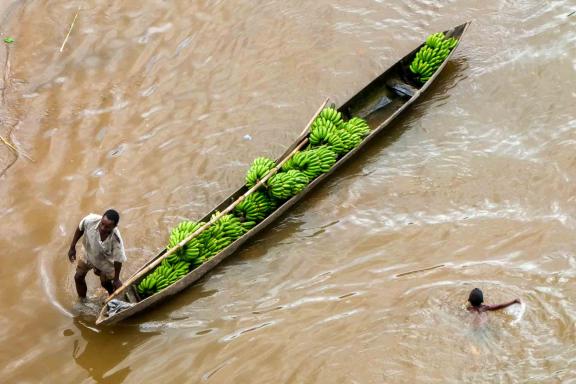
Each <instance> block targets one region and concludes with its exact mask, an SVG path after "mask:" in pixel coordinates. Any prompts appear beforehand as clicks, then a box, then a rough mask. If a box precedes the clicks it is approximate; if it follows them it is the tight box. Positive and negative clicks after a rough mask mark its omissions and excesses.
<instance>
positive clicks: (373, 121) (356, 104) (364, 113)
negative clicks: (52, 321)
mask: <svg viewBox="0 0 576 384" xmlns="http://www.w3.org/2000/svg"><path fill="white" fill-rule="evenodd" d="M469 25H470V22H467V23H464V24H461V25H459V26H457V27H454V28H452V29H449V30H447V31H444V34H445V35H446V36H447V37H453V38H455V39H456V40H458V44H457V45H456V46H455V47H454V49H453V50H452V51H451V52H450V55H449V56H448V57H447V58H446V60H444V62H443V63H442V64H441V65H440V67H439V68H438V69H437V70H436V72H435V73H434V74H433V75H432V76H431V78H430V79H429V80H428V81H427V82H426V83H425V84H424V85H421V84H419V83H418V82H417V81H416V80H415V79H414V77H413V75H412V74H411V72H410V70H409V68H408V66H409V65H410V63H411V62H412V60H413V58H414V56H415V55H416V52H418V50H419V49H420V48H421V47H422V46H423V45H424V42H423V43H422V44H421V45H420V46H418V47H417V48H415V49H414V50H413V51H412V52H410V53H409V54H407V55H406V56H404V57H403V58H402V59H401V60H399V61H398V62H396V63H395V64H394V65H392V66H391V67H390V68H388V69H387V70H386V71H384V73H382V74H381V75H380V76H378V77H377V78H376V79H375V80H373V81H372V82H371V83H370V84H368V85H367V86H366V87H364V88H363V89H362V90H360V91H359V92H358V93H357V94H356V95H354V96H353V97H352V98H351V99H350V100H348V101H347V102H345V103H344V104H343V105H342V106H340V107H339V108H338V111H340V112H341V113H342V115H343V117H345V118H346V119H350V118H351V117H353V116H360V117H362V118H364V119H366V120H367V122H368V124H369V126H370V129H371V132H370V134H369V135H368V136H366V137H365V138H364V139H363V141H362V142H361V143H360V144H359V145H358V146H357V147H356V148H354V149H352V150H351V151H350V152H348V153H346V154H345V155H343V156H342V157H340V158H339V159H338V161H337V162H336V163H335V164H334V165H333V166H332V168H331V169H330V171H328V172H327V173H325V174H322V175H320V176H318V177H317V178H316V179H314V180H312V182H311V183H310V184H309V185H308V186H307V187H306V188H305V189H304V190H302V191H301V192H300V193H299V194H297V195H295V196H293V197H292V198H290V199H289V200H287V201H285V202H284V203H283V204H282V205H280V206H279V207H278V208H277V209H276V210H275V211H274V212H272V213H271V214H270V215H269V216H268V217H266V218H265V219H264V220H263V221H261V222H260V223H258V224H257V225H256V226H255V227H253V228H252V229H251V230H250V231H249V232H247V233H246V234H245V235H243V236H242V237H240V238H238V239H236V240H235V241H234V242H233V243H232V244H230V245H229V246H228V247H226V248H225V249H223V250H222V251H221V252H220V253H218V254H217V255H215V256H214V257H212V258H211V259H209V260H208V261H206V262H204V263H203V264H202V265H200V266H198V267H197V268H196V269H194V270H192V271H190V272H189V273H188V274H187V275H186V276H184V277H183V278H182V279H180V280H179V281H177V282H176V283H174V284H173V285H171V286H169V287H167V288H165V289H164V290H162V291H160V292H157V293H156V294H153V295H152V296H149V297H146V298H144V299H140V298H139V297H138V294H137V292H136V289H135V286H136V284H137V283H138V282H139V281H140V280H141V279H142V278H144V277H145V276H146V275H147V273H146V274H143V275H142V276H141V277H140V278H138V279H137V280H135V281H134V283H133V284H132V285H130V286H128V287H127V288H126V289H125V290H124V292H123V293H122V294H121V295H119V296H118V297H117V298H118V299H119V300H122V301H126V302H128V303H131V306H130V307H129V308H126V309H124V310H122V311H119V312H116V313H114V314H112V315H109V313H108V312H109V307H108V305H107V304H105V305H104V306H103V307H102V309H101V311H100V314H99V316H98V319H97V320H96V324H102V325H110V324H113V323H116V322H118V321H120V320H123V319H125V318H127V317H129V316H132V315H134V314H136V313H138V312H141V311H143V310H144V309H146V308H148V307H150V306H152V305H153V304H156V303H158V302H160V301H162V300H164V299H166V298H168V297H169V296H172V295H174V294H176V293H178V292H180V291H181V290H183V289H184V288H186V287H188V286H190V285H191V284H193V283H194V282H196V281H197V280H198V279H200V278H201V277H202V276H204V275H205V274H206V273H208V272H209V271H211V270H212V269H214V268H215V267H216V266H217V265H218V264H219V263H220V262H221V261H222V260H224V259H225V258H226V257H228V256H230V255H231V254H233V253H234V252H236V250H238V248H239V247H240V246H242V244H244V243H245V242H246V241H247V240H248V239H250V238H252V237H253V236H255V235H256V234H257V233H259V232H260V231H262V230H263V229H264V228H266V227H268V226H269V225H270V224H272V222H273V221H274V220H276V219H277V218H279V217H280V216H282V215H283V214H284V213H285V212H286V211H287V210H288V209H290V208H291V207H292V206H293V205H294V204H296V203H297V202H299V201H300V200H301V199H302V198H304V196H306V195H307V194H308V192H310V191H311V190H312V189H314V188H315V187H316V186H317V185H318V184H320V183H321V182H322V181H323V180H324V179H326V178H327V177H330V175H332V174H333V173H334V172H336V171H337V170H338V168H340V167H341V166H342V165H343V164H344V163H346V162H347V161H348V159H350V158H351V157H353V156H354V155H355V154H356V153H357V152H358V151H360V150H362V148H363V147H364V146H365V145H366V144H367V143H368V142H369V141H370V140H372V139H373V138H374V137H375V136H376V135H378V134H379V133H380V132H381V131H382V130H383V129H384V128H386V126H388V125H389V124H390V123H391V122H392V121H393V120H394V119H395V118H397V117H398V115H400V114H401V113H402V112H403V111H405V110H406V109H407V108H408V107H409V106H410V105H411V104H413V103H414V102H415V101H416V100H417V99H418V97H420V95H421V94H422V93H423V92H424V91H426V89H428V88H429V87H430V85H431V84H432V83H433V82H434V81H435V80H436V78H437V77H438V75H439V74H440V72H442V69H443V68H444V67H445V66H446V63H447V62H448V61H449V60H450V58H451V57H452V55H453V54H454V52H455V51H456V49H457V48H458V45H459V43H460V41H461V39H462V37H463V36H464V33H465V32H466V29H467V28H468V26H469ZM307 134H308V132H304V133H303V134H302V135H301V136H300V137H299V138H298V139H297V140H296V141H295V142H294V143H293V144H292V145H291V146H290V147H288V149H287V150H286V152H285V153H284V154H283V155H282V156H280V157H279V158H278V159H277V162H280V161H281V160H283V159H285V158H286V157H287V156H289V155H290V154H291V153H292V152H293V151H294V150H295V149H296V148H297V147H298V146H299V145H301V143H302V141H303V140H306V137H307ZM247 191H248V189H247V187H246V186H245V185H244V186H242V187H241V188H239V189H238V190H237V191H236V192H234V193H232V194H231V195H230V196H229V197H228V198H226V199H225V200H224V201H223V202H222V203H220V204H219V205H218V206H216V207H215V208H214V209H213V210H212V211H210V212H209V213H208V214H207V215H206V216H204V217H203V218H202V219H201V220H200V221H204V222H208V221H209V220H210V217H211V216H212V214H213V213H214V212H216V211H219V212H222V211H223V210H225V209H226V208H227V207H229V206H230V205H231V204H232V203H233V202H235V201H236V200H237V199H238V198H239V197H241V196H242V195H244V194H245V193H246V192H247ZM165 253H166V249H163V250H162V251H161V252H160V253H159V254H158V255H156V256H155V257H154V258H153V259H151V260H149V261H148V262H147V263H146V264H144V265H143V266H142V267H141V268H140V269H139V270H138V271H137V272H136V273H135V274H134V276H135V275H138V274H140V273H142V271H144V270H145V269H147V267H149V266H150V265H151V264H152V263H154V262H155V261H156V260H157V259H158V258H160V257H162V256H163V255H164V254H165ZM148 273H150V272H148Z"/></svg>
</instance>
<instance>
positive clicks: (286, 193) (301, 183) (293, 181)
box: [268, 169, 310, 200]
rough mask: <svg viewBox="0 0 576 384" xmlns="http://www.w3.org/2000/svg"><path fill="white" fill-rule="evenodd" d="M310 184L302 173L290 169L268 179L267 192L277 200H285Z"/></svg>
mask: <svg viewBox="0 0 576 384" xmlns="http://www.w3.org/2000/svg"><path fill="white" fill-rule="evenodd" d="M309 182H310V180H309V179H308V176H306V174H304V172H300V171H298V170H295V169H291V170H289V171H286V172H278V173H277V174H275V175H274V176H272V177H271V178H270V179H268V192H269V193H270V195H271V196H273V197H275V198H277V199H279V200H287V199H289V198H291V197H292V196H294V195H296V194H297V193H299V192H300V191H302V190H303V189H304V188H305V187H306V186H307V185H308V183H309Z"/></svg>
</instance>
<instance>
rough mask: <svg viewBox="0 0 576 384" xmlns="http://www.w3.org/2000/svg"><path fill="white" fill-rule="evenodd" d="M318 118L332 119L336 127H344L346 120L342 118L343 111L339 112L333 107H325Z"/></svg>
mask: <svg viewBox="0 0 576 384" xmlns="http://www.w3.org/2000/svg"><path fill="white" fill-rule="evenodd" d="M318 119H326V120H328V121H331V122H332V123H333V124H334V125H335V126H336V128H342V126H343V125H344V120H343V119H342V113H340V112H338V111H337V110H336V109H334V108H332V107H328V108H324V109H323V110H322V111H321V112H320V113H319V114H318Z"/></svg>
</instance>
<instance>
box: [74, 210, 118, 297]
mask: <svg viewBox="0 0 576 384" xmlns="http://www.w3.org/2000/svg"><path fill="white" fill-rule="evenodd" d="M119 221H120V215H119V214H118V212H116V211H115V210H113V209H109V210H107V211H106V212H105V213H104V215H102V216H100V215H97V214H94V213H91V214H89V215H88V216H86V217H84V218H83V219H82V220H81V221H80V224H79V225H78V227H77V228H76V232H75V233H74V237H73V239H72V243H71V244H70V250H69V251H68V259H69V260H70V262H71V263H74V262H75V261H76V243H77V242H78V240H80V238H81V237H82V236H84V239H83V241H82V244H83V246H84V251H85V252H84V253H85V255H84V257H83V258H81V259H79V260H78V264H77V266H76V274H75V275H74V282H75V283H76V292H77V293H78V297H80V298H81V299H83V298H85V297H86V291H87V290H88V287H87V286H86V274H87V273H88V272H89V271H90V270H92V269H93V270H94V273H95V274H96V275H97V276H99V277H100V283H101V285H102V287H103V288H104V289H106V291H108V293H109V294H111V293H112V292H114V290H116V289H117V288H119V287H121V286H122V282H121V281H120V271H121V270H122V263H124V262H125V261H126V253H125V251H124V242H123V241H122V237H121V236H120V230H119V229H118V222H119Z"/></svg>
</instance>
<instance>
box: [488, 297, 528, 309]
mask: <svg viewBox="0 0 576 384" xmlns="http://www.w3.org/2000/svg"><path fill="white" fill-rule="evenodd" d="M512 304H520V300H518V299H514V300H512V301H510V302H508V303H502V304H494V305H486V309H487V310H488V311H497V310H499V309H502V308H506V307H509V306H511V305H512Z"/></svg>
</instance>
